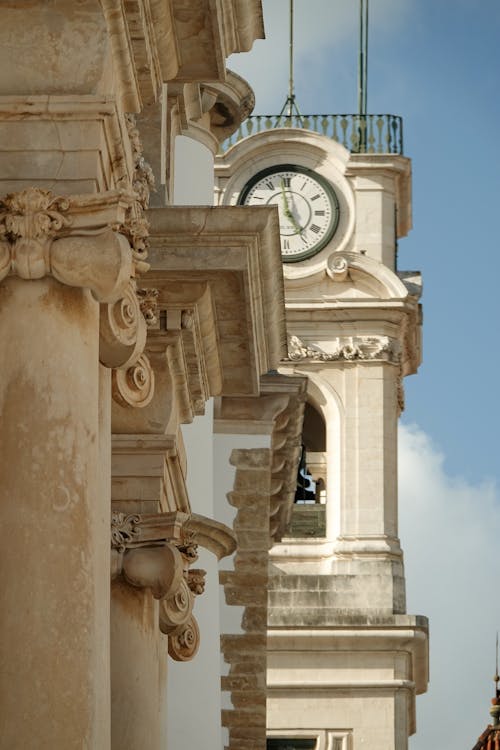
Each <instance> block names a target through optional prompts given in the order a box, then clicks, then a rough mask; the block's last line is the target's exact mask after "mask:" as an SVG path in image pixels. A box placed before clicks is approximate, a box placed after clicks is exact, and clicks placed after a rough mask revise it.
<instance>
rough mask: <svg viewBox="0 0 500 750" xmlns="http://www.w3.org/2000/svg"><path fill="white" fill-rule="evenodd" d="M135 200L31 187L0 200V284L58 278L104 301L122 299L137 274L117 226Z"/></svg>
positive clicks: (125, 197)
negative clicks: (67, 194) (69, 194)
mask: <svg viewBox="0 0 500 750" xmlns="http://www.w3.org/2000/svg"><path fill="white" fill-rule="evenodd" d="M133 199H134V198H133V196H132V195H127V194H125V193H123V192H114V193H112V194H110V193H108V194H106V195H104V196H100V195H97V196H76V197H75V196H73V197H62V196H55V195H53V193H51V192H50V191H49V190H43V189H42V188H37V187H29V188H27V189H25V190H21V191H20V192H18V193H9V194H8V195H6V196H5V197H4V198H2V199H0V281H1V280H2V279H4V278H5V277H6V276H7V275H8V274H11V275H14V276H18V277H19V278H22V279H27V280H32V279H41V278H43V277H44V276H53V277H54V278H55V279H57V280H58V281H60V282H61V283H63V284H66V285H68V286H75V287H87V288H89V289H90V290H91V292H92V294H93V295H94V297H95V298H96V299H97V300H98V301H99V302H102V303H110V302H114V301H116V300H117V299H118V298H119V297H120V295H121V294H123V293H124V292H125V289H126V287H127V285H128V283H129V280H130V278H131V277H132V276H133V275H134V259H133V256H132V250H131V247H130V244H129V242H128V240H127V238H126V237H125V235H124V234H123V233H120V232H118V231H116V229H115V228H116V227H117V226H119V225H121V224H123V223H124V222H125V215H126V211H127V209H128V208H129V207H130V206H131V205H132V202H133Z"/></svg>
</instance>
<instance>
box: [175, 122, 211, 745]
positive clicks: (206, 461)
mask: <svg viewBox="0 0 500 750" xmlns="http://www.w3.org/2000/svg"><path fill="white" fill-rule="evenodd" d="M174 169H175V173H174V203H175V204H177V205H179V204H182V205H211V204H212V203H213V157H212V154H211V153H210V152H209V151H208V149H206V148H205V146H203V145H201V144H200V143H197V142H196V141H194V140H192V139H191V138H186V137H185V136H178V137H177V138H176V140H175V167H174ZM212 433H213V401H212V400H210V401H209V402H207V404H206V405H205V415H204V416H202V417H196V418H195V419H194V421H193V422H192V424H189V425H183V426H182V434H183V438H184V443H185V446H186V455H187V487H188V493H189V498H190V502H191V508H192V510H193V512H194V513H201V514H202V515H205V516H209V517H211V518H218V517H217V515H216V511H215V508H214V496H213V440H212ZM218 520H221V519H218ZM195 567H199V568H203V569H204V570H206V571H207V576H206V584H205V592H204V593H203V594H202V595H201V596H199V597H197V599H196V603H195V608H194V614H195V617H196V619H197V621H198V624H199V627H200V634H201V642H200V649H199V651H198V653H197V655H196V656H195V657H194V659H193V660H192V661H190V662H185V663H182V662H175V661H173V660H172V659H170V657H168V660H169V665H168V686H167V694H168V698H167V701H168V728H167V736H168V747H169V748H170V750H180V748H184V747H203V748H207V750H220V748H221V747H222V734H221V726H220V711H221V702H220V694H221V693H220V657H219V654H220V642H219V636H220V632H221V628H220V618H219V580H218V569H217V560H216V558H215V556H214V555H213V554H211V553H210V552H207V551H206V550H203V549H201V548H199V559H198V561H197V562H196V564H195ZM187 696H188V697H187Z"/></svg>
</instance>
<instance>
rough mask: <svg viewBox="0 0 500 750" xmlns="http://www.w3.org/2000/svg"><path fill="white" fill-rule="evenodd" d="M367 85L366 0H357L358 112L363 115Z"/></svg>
mask: <svg viewBox="0 0 500 750" xmlns="http://www.w3.org/2000/svg"><path fill="white" fill-rule="evenodd" d="M367 85H368V0H359V57H358V114H359V115H360V116H365V115H366V112H367V109H366V104H367Z"/></svg>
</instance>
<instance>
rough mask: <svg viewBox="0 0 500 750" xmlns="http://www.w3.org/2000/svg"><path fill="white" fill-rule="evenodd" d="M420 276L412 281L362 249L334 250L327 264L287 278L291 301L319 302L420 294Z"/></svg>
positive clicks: (392, 298)
mask: <svg viewBox="0 0 500 750" xmlns="http://www.w3.org/2000/svg"><path fill="white" fill-rule="evenodd" d="M418 282H419V276H418V275H417V274H413V275H412V276H411V283H408V284H405V283H404V282H403V279H402V278H401V277H400V276H398V275H396V274H395V273H394V272H393V271H391V270H390V269H389V268H387V266H385V265H384V264H383V263H379V262H378V261H376V260H373V259H372V258H369V257H367V256H366V255H363V254H362V253H358V252H340V253H332V254H331V255H330V257H329V258H328V260H327V264H326V268H325V269H324V270H321V271H319V272H317V273H315V274H311V275H309V276H306V277H303V278H295V279H286V282H285V294H286V302H287V304H288V303H290V304H293V303H295V302H297V303H298V302H305V301H306V300H307V301H309V300H310V301H311V302H313V301H315V302H316V303H317V304H322V303H327V302H331V301H333V300H335V301H336V302H337V303H338V302H339V301H340V302H345V303H349V302H353V303H362V302H382V301H389V300H390V301H396V300H397V301H403V300H406V299H408V298H409V297H414V298H418V297H419V296H420V290H419V286H418Z"/></svg>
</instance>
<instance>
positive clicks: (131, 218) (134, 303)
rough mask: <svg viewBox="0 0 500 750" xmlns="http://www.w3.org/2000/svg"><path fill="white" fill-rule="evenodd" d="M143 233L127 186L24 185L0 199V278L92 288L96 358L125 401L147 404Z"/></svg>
mask: <svg viewBox="0 0 500 750" xmlns="http://www.w3.org/2000/svg"><path fill="white" fill-rule="evenodd" d="M147 235H148V224H147V221H146V220H145V219H144V218H143V217H142V215H140V213H138V208H137V196H136V194H135V193H131V192H130V193H129V192H126V191H110V192H108V193H99V194H97V195H84V196H67V197H66V196H55V195H54V194H53V193H51V192H50V191H49V190H44V189H42V188H38V187H29V188H27V189H25V190H21V191H20V192H18V193H9V194H8V195H6V196H5V197H4V198H2V199H0V282H1V281H2V280H3V279H4V278H6V277H7V276H9V275H10V276H17V277H18V278H21V279H25V280H27V281H32V280H37V279H42V278H44V277H45V276H52V277H53V278H55V279H57V281H59V282H61V283H62V284H65V285H67V286H70V287H79V288H87V289H90V291H91V293H92V294H93V296H94V297H95V299H96V300H97V301H98V302H99V303H100V331H99V335H100V342H99V358H100V361H101V363H102V364H103V365H105V366H106V367H109V368H112V369H113V370H114V373H113V396H114V398H115V399H116V400H117V401H118V402H119V403H121V404H122V405H126V406H145V405H146V404H147V403H149V401H150V400H151V398H152V396H153V390H154V376H153V372H152V368H151V366H150V363H149V360H148V358H147V357H146V355H144V354H143V352H144V347H145V344H146V332H147V328H146V321H145V319H144V314H143V312H142V310H141V306H140V302H139V299H138V297H137V289H136V279H135V277H136V276H137V275H138V274H139V273H141V272H143V271H145V270H147V268H148V265H147V264H146V263H145V262H144V261H145V258H146V256H147V244H146V241H147Z"/></svg>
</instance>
